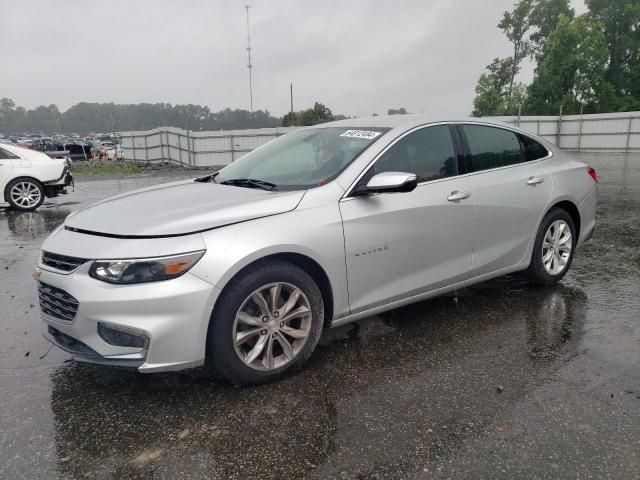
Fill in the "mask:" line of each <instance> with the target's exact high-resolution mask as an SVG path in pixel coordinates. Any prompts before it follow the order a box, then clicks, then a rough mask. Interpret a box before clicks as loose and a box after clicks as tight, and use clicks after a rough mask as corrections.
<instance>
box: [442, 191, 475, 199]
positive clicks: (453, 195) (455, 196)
mask: <svg viewBox="0 0 640 480" xmlns="http://www.w3.org/2000/svg"><path fill="white" fill-rule="evenodd" d="M470 196H471V193H470V192H459V191H457V190H454V191H453V192H451V195H449V196H448V197H447V200H449V201H450V202H456V201H458V200H464V199H465V198H469V197H470Z"/></svg>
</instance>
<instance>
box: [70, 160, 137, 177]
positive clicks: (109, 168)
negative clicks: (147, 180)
mask: <svg viewBox="0 0 640 480" xmlns="http://www.w3.org/2000/svg"><path fill="white" fill-rule="evenodd" d="M143 172H144V169H142V168H140V167H138V166H136V165H134V164H131V163H113V162H110V163H80V162H75V163H74V165H73V170H72V171H71V173H72V174H73V176H74V177H86V176H90V175H102V176H107V175H110V176H126V175H136V174H138V173H143Z"/></svg>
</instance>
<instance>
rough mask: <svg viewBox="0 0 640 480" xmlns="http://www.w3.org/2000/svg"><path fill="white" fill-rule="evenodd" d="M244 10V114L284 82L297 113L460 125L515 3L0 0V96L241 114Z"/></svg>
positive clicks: (285, 103)
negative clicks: (438, 119) (432, 117)
mask: <svg viewBox="0 0 640 480" xmlns="http://www.w3.org/2000/svg"><path fill="white" fill-rule="evenodd" d="M247 3H248V4H250V5H251V10H250V15H251V41H252V46H253V50H252V54H253V65H254V68H253V78H254V89H253V91H254V109H266V110H269V111H270V112H271V113H272V114H278V115H281V114H283V113H285V112H287V111H288V109H289V83H290V82H292V83H293V88H294V108H295V109H296V110H300V109H302V108H307V107H309V106H311V105H312V104H313V102H314V101H316V100H317V101H321V102H323V103H325V104H326V105H327V106H329V107H330V108H331V109H332V111H333V112H334V113H343V114H345V115H356V116H365V115H371V114H372V113H374V112H376V113H386V111H387V109H389V108H398V107H405V108H406V109H407V110H409V111H410V112H412V113H421V112H424V113H432V114H456V115H459V114H468V113H469V112H470V111H471V109H472V100H473V96H474V91H473V89H474V86H475V83H476V81H477V79H478V76H479V75H480V73H481V72H482V70H483V69H484V67H485V66H486V65H487V64H488V63H490V62H491V60H492V59H493V58H494V57H502V56H507V55H509V54H510V51H511V49H510V45H509V43H508V42H507V40H506V38H505V37H504V35H503V34H502V33H501V32H500V31H499V30H498V29H497V28H496V25H497V23H498V21H499V20H500V17H501V15H502V12H503V11H504V10H506V9H510V8H511V6H512V4H513V0H428V1H427V0H396V1H390V0H375V1H374V0H370V1H361V0H349V1H342V2H340V1H337V0H323V1H318V0H314V1H312V0H295V1H294V0H247V1H246V2H245V1H230V0H226V1H225V0H208V1H206V0H201V1H198V0H183V1H178V0H173V1H170V0H135V1H133V0H109V1H100V0H75V1H73V0H57V1H54V0H50V1H45V0H33V1H25V0H0V5H1V7H0V10H1V14H0V46H2V57H1V58H2V65H3V68H2V70H3V74H2V75H1V76H0V97H9V98H12V99H13V100H14V101H15V102H16V104H18V105H23V106H25V107H27V108H33V107H35V106H37V105H41V104H45V105H48V104H51V103H55V104H57V105H58V107H59V108H60V109H61V110H65V109H66V108H68V107H69V106H71V105H73V104H74V103H77V102H81V101H88V102H115V103H139V102H151V103H155V102H169V103H172V104H179V103H194V104H201V105H207V106H209V107H210V108H211V109H212V110H214V111H217V110H220V109H222V108H225V107H231V108H245V109H248V108H249V86H248V73H247V68H246V65H247V58H246V54H247V52H246V41H247V39H246V17H245V9H244V5H245V4H247ZM573 4H574V7H576V8H577V9H578V11H579V12H580V11H583V10H584V6H583V4H582V1H581V0H574V1H573ZM531 75H532V72H531V67H530V66H527V67H526V68H525V69H524V71H523V73H522V75H521V80H522V81H528V80H529V79H530V77H531Z"/></svg>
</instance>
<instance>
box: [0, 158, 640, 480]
mask: <svg viewBox="0 0 640 480" xmlns="http://www.w3.org/2000/svg"><path fill="white" fill-rule="evenodd" d="M598 161H602V162H604V161H605V160H598ZM621 165H622V164H618V165H617V166H616V165H610V164H608V163H605V164H603V166H602V170H601V171H600V174H601V177H604V178H603V184H602V188H601V193H602V204H601V206H600V210H599V212H598V213H599V218H598V229H597V231H596V235H595V236H594V239H593V240H592V242H590V243H589V244H588V245H586V246H585V247H584V248H582V249H581V250H579V251H578V255H577V257H576V260H575V262H574V265H573V268H572V271H571V272H570V273H569V275H567V277H566V279H565V280H564V281H563V282H562V284H560V285H557V286H554V287H550V288H530V287H528V286H527V285H526V284H525V283H524V282H523V281H522V279H521V278H519V277H518V276H513V277H507V278H501V279H496V280H494V281H491V282H487V283H484V284H481V285H477V286H475V287H471V288H467V289H464V290H461V291H459V292H457V293H456V294H455V295H448V296H445V297H441V298H437V299H434V300H431V301H427V302H421V303H418V304H415V305H411V306H408V307H405V308H402V309H398V310H395V311H392V312H388V313H386V314H383V315H381V316H378V317H374V318H371V319H367V320H365V321H362V322H358V323H355V324H352V325H347V326H344V327H341V328H338V329H335V330H332V331H329V332H326V333H325V335H324V336H323V338H322V341H321V344H320V346H319V347H318V350H317V352H316V353H315V354H314V356H313V357H312V358H311V360H310V361H309V363H308V365H307V366H306V368H305V369H304V370H303V371H302V372H300V373H299V374H297V375H295V376H293V377H290V378H287V379H284V380H283V381H280V382H277V383H273V384H269V385H264V386H261V387H256V388H234V387H231V386H229V385H226V384H224V383H220V382H215V381H213V380H211V379H209V378H207V377H205V376H204V375H202V374H201V373H200V372H198V371H194V372H188V373H182V374H163V375H150V376H144V375H139V374H136V373H131V372H129V371H122V370H114V369H108V368H103V367H97V366H90V365H82V364H76V363H74V362H72V361H70V360H69V357H68V355H67V354H65V353H64V352H61V351H59V350H57V349H50V347H49V345H48V344H47V342H46V341H45V340H44V339H42V337H41V335H40V328H41V326H40V320H39V318H38V307H37V295H36V292H35V287H34V284H33V280H32V279H31V278H30V271H31V269H32V267H33V265H34V263H35V262H36V261H37V256H38V252H39V245H40V244H41V242H42V240H43V239H44V238H45V237H46V235H47V234H48V233H49V232H51V231H52V230H53V229H54V228H56V227H57V226H58V225H59V224H60V223H61V222H62V221H63V220H64V218H65V217H66V216H67V215H68V214H69V213H70V212H71V211H73V210H76V209H78V208H80V207H82V206H85V205H87V204H89V203H91V202H93V201H96V200H98V199H100V198H104V197H107V196H110V195H113V194H116V193H119V192H122V191H127V190H131V189H133V188H137V187H142V186H147V185H151V184H154V183H160V182H161V181H169V180H173V179H178V178H179V176H173V177H171V178H164V177H144V178H141V179H140V178H138V179H124V180H121V179H119V180H97V181H84V182H83V181H82V180H81V181H79V182H78V188H77V191H76V192H75V193H74V194H72V195H69V196H66V197H60V198H59V199H55V200H54V201H48V202H47V203H46V204H45V205H44V208H41V209H39V210H38V211H37V212H32V213H16V212H10V211H7V210H4V211H2V210H0V268H1V269H2V276H1V277H0V294H1V295H2V318H1V324H0V329H1V330H0V331H1V335H0V359H1V362H0V404H1V405H2V407H3V408H2V409H1V411H0V452H1V461H0V478H35V477H38V476H39V477H62V478H156V477H162V478H202V477H205V478H221V479H222V478H225V479H226V478H247V477H250V476H253V477H257V478H303V477H311V478H431V477H435V478H450V477H451V478H524V477H551V478H577V477H588V476H594V477H600V478H601V477H607V476H609V477H612V478H637V477H638V476H639V475H640V459H639V457H638V452H640V443H639V442H640V415H639V414H638V412H640V372H639V370H640V369H639V368H638V367H639V366H640V353H639V352H640V327H639V326H638V323H637V322H638V320H637V319H638V312H639V311H640V308H639V307H640V295H639V294H640V288H639V286H638V285H639V280H640V278H639V276H640V274H639V271H640V252H639V250H638V244H639V240H640V227H639V225H638V217H637V213H636V212H637V211H638V207H640V188H639V187H638V186H637V185H638V182H637V179H638V177H637V175H638V174H637V171H635V173H633V174H631V175H627V176H620V175H618V174H617V172H618V171H619V169H620V168H623V167H622V166H621ZM624 168H628V166H627V167H624ZM637 170H640V161H639V162H638V168H637ZM603 172H604V174H603ZM607 173H609V174H607ZM633 175H636V177H634V176H633ZM634 179H635V183H634Z"/></svg>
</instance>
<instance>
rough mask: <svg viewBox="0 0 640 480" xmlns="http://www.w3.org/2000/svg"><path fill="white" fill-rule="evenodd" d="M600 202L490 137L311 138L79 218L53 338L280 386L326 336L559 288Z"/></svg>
mask: <svg viewBox="0 0 640 480" xmlns="http://www.w3.org/2000/svg"><path fill="white" fill-rule="evenodd" d="M596 184H597V176H596V173H595V171H594V170H593V169H592V168H590V167H588V166H587V165H586V164H584V163H582V162H580V161H577V160H575V159H573V158H571V156H569V155H568V154H566V153H564V152H562V151H560V150H558V149H557V148H555V147H554V146H552V145H550V144H549V143H547V142H546V141H544V140H543V139H541V138H538V137H536V136H535V135H532V134H530V133H528V132H526V131H523V130H520V129H518V128H515V127H512V126H508V125H505V124H500V123H492V122H487V121H484V120H479V119H460V120H446V119H436V120H434V119H428V118H425V117H422V116H404V115H402V116H393V117H373V118H363V119H349V120H344V121H340V122H333V123H327V124H323V125H318V126H315V127H310V128H306V129H301V130H297V131H295V132H292V133H289V134H287V135H285V136H283V137H281V138H278V139H277V140H274V141H272V142H269V143H268V144H266V145H264V146H262V147H260V148H258V149H256V150H254V151H253V152H251V153H250V154H248V155H246V156H245V157H243V158H242V159H240V160H238V161H236V162H234V163H232V164H231V165H229V166H227V167H225V168H223V169H222V170H220V171H219V172H216V173H213V174H211V175H207V176H204V177H201V178H197V179H194V180H187V181H180V182H175V183H170V184H165V185H158V186H155V187H151V188H147V189H144V190H138V191H134V192H130V193H126V194H123V195H120V196H117V197H114V198H110V199H108V200H104V201H101V202H98V203H96V204H94V205H92V206H90V207H88V208H86V209H84V210H80V211H78V212H75V213H72V214H71V215H69V217H67V219H66V220H65V221H64V224H63V225H61V226H60V227H59V228H58V229H57V230H55V231H54V232H53V233H52V234H51V235H50V236H49V238H47V240H46V241H45V242H44V244H43V246H42V255H41V259H40V262H39V264H38V267H37V268H36V270H35V273H34V275H35V276H36V279H37V284H38V291H39V297H40V308H41V312H42V318H43V320H44V327H45V328H44V333H45V336H46V337H47V338H48V339H49V340H51V341H52V342H53V343H55V344H56V345H58V346H60V347H61V348H63V349H65V350H67V351H69V352H71V353H72V354H73V356H74V358H75V359H76V360H79V361H86V362H93V363H99V364H107V365H115V366H124V367H131V368H136V369H137V370H138V371H140V372H159V371H175V370H181V369H186V368H193V367H199V366H205V367H206V368H208V369H211V370H212V371H215V372H216V373H218V374H222V375H224V376H226V377H227V378H228V379H230V380H231V381H232V382H235V383H238V384H252V383H254V384H255V383H260V382H265V381H269V380H272V379H275V378H278V377H281V376H282V375H285V374H287V373H289V372H291V371H293V370H295V369H297V368H299V367H300V366H301V365H302V364H303V363H304V362H305V361H306V360H307V359H308V358H309V357H310V356H311V354H312V352H313V351H314V349H315V347H316V345H317V343H318V340H319V338H320V335H321V333H322V330H323V329H325V328H330V327H335V326H338V325H343V324H345V323H348V322H352V321H354V320H358V319H361V318H364V317H368V316H371V315H374V314H377V313H379V312H383V311H385V310H390V309H393V308H397V307H400V306H403V305H406V304H409V303H412V302H417V301H420V300H424V299H426V298H429V297H433V296H435V295H440V294H443V293H446V292H449V291H452V290H454V289H459V288H462V287H465V286H468V285H471V284H474V283H478V282H482V281H485V280H487V279H490V278H493V277H497V276H500V275H505V274H508V273H511V272H516V271H525V272H526V275H528V278H529V279H530V280H531V283H532V284H537V285H545V284H552V283H555V282H557V281H559V280H560V279H561V278H562V277H563V276H564V275H565V274H566V273H567V270H568V269H569V268H570V266H571V260H572V258H573V255H574V254H575V251H576V248H577V247H579V246H580V245H581V244H582V243H583V242H585V241H586V240H587V239H588V238H589V237H590V236H591V235H592V233H593V230H594V226H595V210H596V201H597V188H596Z"/></svg>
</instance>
